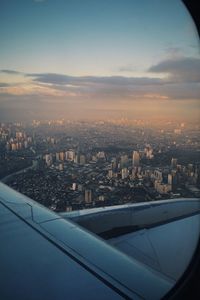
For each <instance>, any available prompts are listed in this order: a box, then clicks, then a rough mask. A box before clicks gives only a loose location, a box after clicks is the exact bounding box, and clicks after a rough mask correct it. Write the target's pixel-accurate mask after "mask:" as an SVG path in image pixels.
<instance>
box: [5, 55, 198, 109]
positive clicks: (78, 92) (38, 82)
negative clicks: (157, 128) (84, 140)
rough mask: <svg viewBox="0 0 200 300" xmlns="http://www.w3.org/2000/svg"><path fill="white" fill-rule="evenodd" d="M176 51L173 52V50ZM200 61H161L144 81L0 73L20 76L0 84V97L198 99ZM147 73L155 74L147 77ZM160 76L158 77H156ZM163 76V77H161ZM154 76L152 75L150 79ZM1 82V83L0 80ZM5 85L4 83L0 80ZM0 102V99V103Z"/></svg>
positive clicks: (188, 58) (136, 78)
mask: <svg viewBox="0 0 200 300" xmlns="http://www.w3.org/2000/svg"><path fill="white" fill-rule="evenodd" d="M175 51H176V49H175ZM199 70H200V59H198V58H191V57H176V58H171V59H166V60H163V61H161V62H159V63H157V64H156V65H153V66H151V67H150V68H149V70H148V73H147V74H148V75H149V76H147V77H125V76H70V75H65V74H58V73H21V72H17V71H15V70H2V71H1V72H4V73H8V74H10V75H12V74H13V75H15V74H16V73H17V74H18V73H19V74H22V76H21V77H22V78H20V81H18V82H16V78H15V80H13V82H12V76H10V81H9V84H6V83H4V82H2V83H0V95H1V98H2V95H5V94H7V95H16V96H19V95H21V96H22V95H35V96H36V97H38V98H39V97H43V96H48V97H49V98H52V100H53V97H56V99H58V98H59V99H60V101H61V98H63V101H65V100H66V101H67V100H69V99H70V101H85V100H86V99H90V100H91V101H93V102H95V101H96V102H97V101H104V103H106V101H112V102H114V101H115V102H116V103H119V102H120V101H122V100H123V101H124V100H125V99H126V100H128V101H141V100H143V99H146V100H151V99H155V100H156V101H159V100H160V101H163V100H165V99H169V100H170V99H171V100H173V99H190V100H191V99H199V98H200V92H199V90H200V83H199V81H200V72H199ZM150 73H155V74H157V77H151V76H152V75H151V74H150ZM160 74H162V77H161V76H160ZM163 74H164V75H166V76H165V77H163ZM154 76H155V75H154ZM2 81H3V80H2ZM4 81H5V80H4ZM0 100H1V99H0Z"/></svg>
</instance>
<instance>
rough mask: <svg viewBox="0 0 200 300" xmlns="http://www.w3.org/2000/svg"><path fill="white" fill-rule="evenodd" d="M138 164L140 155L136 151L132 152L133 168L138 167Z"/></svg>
mask: <svg viewBox="0 0 200 300" xmlns="http://www.w3.org/2000/svg"><path fill="white" fill-rule="evenodd" d="M139 163H140V154H139V152H138V151H133V167H138V166H139Z"/></svg>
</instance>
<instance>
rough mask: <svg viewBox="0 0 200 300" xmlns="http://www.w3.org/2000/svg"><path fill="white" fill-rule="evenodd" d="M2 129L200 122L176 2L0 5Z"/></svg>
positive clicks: (0, 1) (194, 53)
mask: <svg viewBox="0 0 200 300" xmlns="http://www.w3.org/2000/svg"><path fill="white" fill-rule="evenodd" d="M0 37H1V39H0V121H1V120H2V121H5V120H8V121H11V120H15V119H17V120H20V119H40V118H44V119H51V118H58V117H59V118H63V117H64V118H69V119H103V118H104V119H105V118H121V117H127V118H130V119H134V118H136V119H142V118H146V119H151V118H156V117H159V118H174V119H181V118H182V119H197V120H198V119H200V84H199V82H200V71H199V70H200V55H199V54H200V43H199V37H198V34H197V31H196V28H195V25H194V23H193V21H192V18H191V17H190V15H189V13H188V12H187V10H186V8H185V7H184V5H183V3H182V2H181V1H180V0H168V1H166V0H151V1H149V0H140V1H138V0H101V1H98V0H84V1H81V0H18V1H15V0H10V1H8V0H0Z"/></svg>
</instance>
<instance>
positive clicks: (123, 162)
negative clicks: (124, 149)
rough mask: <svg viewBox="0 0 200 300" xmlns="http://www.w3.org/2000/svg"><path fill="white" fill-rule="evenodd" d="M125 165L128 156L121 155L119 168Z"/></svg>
mask: <svg viewBox="0 0 200 300" xmlns="http://www.w3.org/2000/svg"><path fill="white" fill-rule="evenodd" d="M127 163H128V155H122V156H121V168H124V167H126V166H127Z"/></svg>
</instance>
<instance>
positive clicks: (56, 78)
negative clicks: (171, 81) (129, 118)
mask: <svg viewBox="0 0 200 300" xmlns="http://www.w3.org/2000/svg"><path fill="white" fill-rule="evenodd" d="M26 76H29V77H32V78H33V81H36V82H41V83H49V84H58V85H66V84H71V85H79V86H80V85H91V84H97V85H101V84H104V85H117V86H118V85H121V86H127V85H152V84H162V83H163V81H162V79H160V78H149V77H124V76H101V77H100V76H99V77H98V76H68V75H63V74H56V73H42V74H35V73H32V74H27V75H26Z"/></svg>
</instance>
